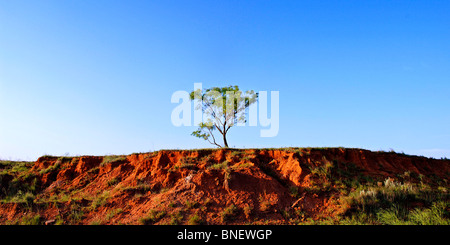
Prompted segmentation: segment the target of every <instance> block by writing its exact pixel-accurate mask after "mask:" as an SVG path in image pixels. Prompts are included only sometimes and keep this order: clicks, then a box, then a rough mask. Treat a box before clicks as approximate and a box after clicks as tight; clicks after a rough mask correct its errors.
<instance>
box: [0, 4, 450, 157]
mask: <svg viewBox="0 0 450 245" xmlns="http://www.w3.org/2000/svg"><path fill="white" fill-rule="evenodd" d="M449 13H450V1H430V0H427V1H361V0H357V1H312V0H311V1H265V0H253V1H243V0H239V1H230V0H226V1H225V0H224V1H206V0H205V1H168V0H161V1H112V0H95V1H82V0H73V1H69V0H54V1H48V0H45V1H44V0H30V1H23V0H14V1H8V0H0V159H12V160H16V159H23V160H34V159H36V158H37V157H38V156H40V155H44V154H52V155H64V154H66V153H69V154H70V155H84V154H89V155H103V154H129V153H133V152H148V151H151V150H158V149H164V148H180V149H183V148H204V147H212V146H211V145H209V144H208V143H207V142H204V141H202V140H200V139H197V138H194V137H192V136H190V132H192V131H193V130H195V127H175V126H173V125H172V123H171V121H170V115H171V112H172V109H173V108H174V107H175V106H176V105H175V104H172V103H170V98H171V95H172V93H173V92H175V91H177V90H186V91H190V90H192V89H193V84H194V83H196V82H201V83H203V87H211V86H225V85H239V86H240V88H241V89H244V90H246V89H254V90H256V91H259V90H265V91H280V130H279V134H278V136H277V137H274V138H260V137H259V130H260V129H261V128H259V127H257V128H254V127H252V128H249V127H247V128H236V129H231V130H230V131H229V139H228V141H229V144H230V146H235V147H289V146H298V147H307V146H321V147H334V146H344V147H358V148H366V149H370V150H386V151H388V150H389V149H390V148H392V149H394V150H396V151H397V152H400V151H404V152H405V153H408V154H416V155H425V156H432V157H437V158H439V157H444V156H446V157H450V127H449V125H450V113H449V111H450V28H449V26H450V14H449Z"/></svg>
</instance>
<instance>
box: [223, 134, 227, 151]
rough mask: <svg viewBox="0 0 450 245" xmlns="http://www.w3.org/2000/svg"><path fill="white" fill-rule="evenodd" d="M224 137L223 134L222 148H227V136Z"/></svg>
mask: <svg viewBox="0 0 450 245" xmlns="http://www.w3.org/2000/svg"><path fill="white" fill-rule="evenodd" d="M226 135H227V134H226V133H224V134H223V144H224V147H226V148H228V142H227V136H226Z"/></svg>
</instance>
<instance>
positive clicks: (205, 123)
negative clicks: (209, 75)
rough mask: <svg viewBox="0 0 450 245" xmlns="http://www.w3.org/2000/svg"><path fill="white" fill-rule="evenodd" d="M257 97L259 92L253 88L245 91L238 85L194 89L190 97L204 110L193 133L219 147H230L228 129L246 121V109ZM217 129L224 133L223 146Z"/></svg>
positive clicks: (197, 107) (198, 107)
mask: <svg viewBox="0 0 450 245" xmlns="http://www.w3.org/2000/svg"><path fill="white" fill-rule="evenodd" d="M257 98H258V93H255V92H254V91H253V90H250V91H246V92H245V93H243V92H242V91H241V90H239V87H238V86H228V87H223V88H219V87H213V88H209V89H203V90H201V89H197V90H195V91H192V92H191V93H190V99H191V100H194V101H195V102H197V106H196V109H197V110H198V109H201V110H202V113H203V120H202V122H201V123H200V124H199V125H198V126H199V128H198V129H197V130H195V131H194V132H192V134H191V135H193V136H195V137H198V138H202V139H204V140H207V141H208V142H209V143H211V144H213V145H216V146H218V147H228V142H227V133H228V130H230V128H231V127H233V126H235V125H237V124H238V123H243V124H245V123H246V119H245V109H246V108H248V107H249V106H250V105H251V104H253V103H255V102H256V100H257ZM205 119H206V120H205ZM216 129H217V131H219V133H220V134H221V135H222V138H223V146H221V145H220V144H218V143H217V141H216V137H214V134H213V132H214V131H215V130H216Z"/></svg>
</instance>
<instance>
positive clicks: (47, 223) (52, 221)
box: [44, 219, 56, 225]
mask: <svg viewBox="0 0 450 245" xmlns="http://www.w3.org/2000/svg"><path fill="white" fill-rule="evenodd" d="M55 222H56V220H55V219H49V220H47V221H45V223H44V224H45V225H53V224H54V223H55Z"/></svg>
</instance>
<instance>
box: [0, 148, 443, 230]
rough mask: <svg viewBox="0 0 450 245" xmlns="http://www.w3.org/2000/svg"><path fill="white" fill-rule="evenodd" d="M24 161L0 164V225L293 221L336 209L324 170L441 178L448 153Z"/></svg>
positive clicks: (188, 154)
mask: <svg viewBox="0 0 450 245" xmlns="http://www.w3.org/2000/svg"><path fill="white" fill-rule="evenodd" d="M25 168H26V169H22V170H21V171H15V172H14V171H10V169H7V167H6V166H2V165H0V172H2V174H1V175H0V184H1V188H0V189H1V192H0V199H2V200H3V201H2V203H0V223H1V224H8V223H14V222H17V221H18V220H23V219H32V218H33V217H34V218H36V217H37V218H36V219H38V223H39V224H250V223H252V224H292V223H301V222H302V220H304V219H308V218H309V219H320V218H323V217H328V218H333V217H334V216H336V215H340V214H342V212H343V211H342V206H341V205H340V204H339V201H338V200H339V198H341V197H342V195H345V192H342V191H339V190H338V188H334V184H335V182H327V180H329V179H330V178H338V179H339V180H341V181H343V182H346V183H350V182H351V181H358V182H360V183H363V182H367V183H372V184H374V185H376V184H377V183H380V182H382V181H384V180H386V179H387V178H392V179H396V180H399V181H406V180H407V181H412V182H414V181H416V182H418V181H422V182H424V183H427V184H428V185H431V186H433V185H436V186H437V185H438V184H439V185H444V186H447V187H448V184H447V183H448V179H449V176H450V161H449V160H437V159H430V158H425V157H419V156H409V155H404V154H397V153H394V152H372V151H368V150H362V149H347V148H324V149H317V148H284V149H241V150H240V149H217V150H214V149H204V150H161V151H157V152H152V153H141V154H132V155H127V156H81V157H54V156H43V157H40V158H39V159H38V160H37V161H36V162H34V163H33V164H29V165H26V166H25ZM325 182H327V183H325ZM345 188H347V189H348V191H351V189H352V188H354V187H352V186H351V185H347V186H346V187H345ZM345 188H344V189H345Z"/></svg>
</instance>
